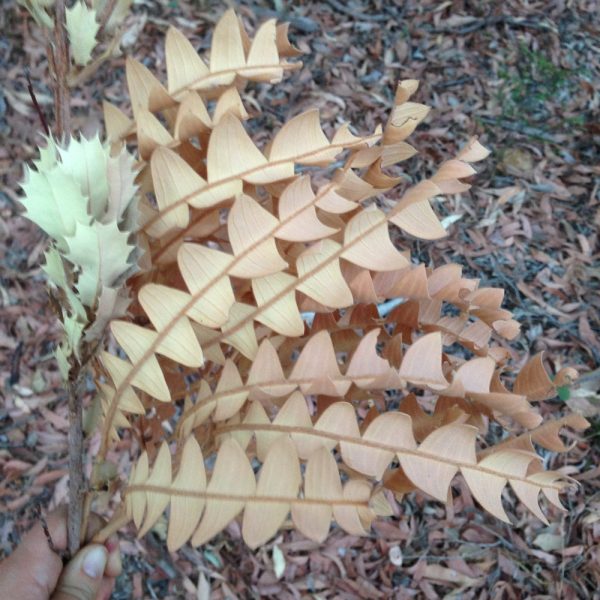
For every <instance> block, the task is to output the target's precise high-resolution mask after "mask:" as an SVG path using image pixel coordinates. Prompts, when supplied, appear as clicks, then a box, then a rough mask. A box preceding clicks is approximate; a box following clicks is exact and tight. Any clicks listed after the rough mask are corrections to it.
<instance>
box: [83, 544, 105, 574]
mask: <svg viewBox="0 0 600 600" xmlns="http://www.w3.org/2000/svg"><path fill="white" fill-rule="evenodd" d="M107 562H108V552H107V551H106V548H105V547H104V546H90V548H89V550H88V551H87V552H86V554H85V556H84V557H83V562H82V563H81V570H82V571H83V572H84V573H85V574H86V575H87V576H88V577H91V578H92V579H99V578H100V577H102V576H103V575H104V570H105V569H106V565H107Z"/></svg>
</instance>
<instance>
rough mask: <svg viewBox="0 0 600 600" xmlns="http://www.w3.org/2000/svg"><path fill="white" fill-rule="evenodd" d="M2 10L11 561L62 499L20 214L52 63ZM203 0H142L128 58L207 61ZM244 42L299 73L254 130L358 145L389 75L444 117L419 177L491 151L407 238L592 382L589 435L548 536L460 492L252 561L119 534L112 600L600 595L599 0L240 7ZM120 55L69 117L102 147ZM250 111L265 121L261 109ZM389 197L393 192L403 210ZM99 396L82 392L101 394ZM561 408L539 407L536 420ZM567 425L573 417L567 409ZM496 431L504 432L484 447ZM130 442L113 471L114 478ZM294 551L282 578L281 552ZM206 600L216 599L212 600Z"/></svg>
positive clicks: (1, 223)
mask: <svg viewBox="0 0 600 600" xmlns="http://www.w3.org/2000/svg"><path fill="white" fill-rule="evenodd" d="M2 8H3V10H2V12H1V13H0V30H1V31H2V32H3V34H4V37H3V38H2V39H0V80H1V81H2V82H3V85H2V87H1V88H0V137H1V138H2V144H1V145H0V236H1V244H0V257H1V271H0V292H1V297H0V303H1V304H0V307H1V308H0V348H1V353H0V377H1V380H2V386H1V388H0V389H1V391H0V394H1V399H0V507H1V508H0V511H1V512H0V557H1V556H3V555H6V554H7V553H9V552H10V551H11V549H12V548H13V547H14V545H15V544H16V543H17V542H18V540H19V538H20V536H21V534H22V532H23V531H24V530H25V529H26V528H27V526H28V524H30V523H31V522H32V521H33V519H34V518H35V516H34V515H35V509H36V507H37V506H40V505H41V506H42V507H46V506H50V505H54V504H57V503H60V502H62V501H64V500H65V499H66V482H67V476H66V473H67V472H66V442H65V439H66V431H67V419H66V401H65V395H64V393H63V391H62V390H61V387H60V377H59V375H58V372H57V368H56V365H55V364H54V361H53V359H52V349H53V345H54V343H55V342H56V340H57V339H58V338H59V335H60V334H59V331H58V329H57V326H56V322H55V318H54V315H53V313H52V311H51V310H50V308H49V306H48V303H47V296H46V292H45V288H44V278H43V273H42V271H41V270H40V268H39V263H40V262H41V256H42V252H43V250H44V246H45V240H44V238H43V236H42V234H41V233H40V232H39V231H37V230H36V229H35V227H34V226H33V225H32V224H31V223H29V222H28V221H26V220H25V219H23V218H22V217H21V216H19V213H20V210H21V209H20V206H19V204H18V195H19V189H18V182H19V181H20V179H21V177H22V165H23V163H24V162H25V161H27V160H30V159H31V158H32V157H33V156H34V155H35V147H36V145H37V144H39V143H40V141H41V138H40V136H39V131H40V129H41V127H40V123H39V121H38V117H37V115H36V113H35V111H34V110H33V108H32V105H31V100H30V98H29V94H28V92H27V74H28V73H29V74H30V77H31V80H32V83H33V87H34V89H35V93H36V96H37V99H38V101H39V102H40V104H41V106H42V109H43V110H44V111H45V112H46V113H47V116H48V120H49V121H50V122H51V121H52V118H51V114H50V113H51V90H50V87H49V81H48V74H47V68H46V67H47V65H46V52H45V48H44V45H43V43H41V41H40V39H39V33H38V31H37V29H36V28H35V26H33V25H32V23H31V22H30V21H28V20H27V19H26V14H25V12H24V10H23V9H22V8H20V7H18V6H17V5H16V2H15V1H14V0H5V2H4V3H3V7H2ZM222 11H223V7H222V6H221V3H217V2H207V1H204V0H197V1H192V0H188V1H187V2H183V1H177V0H172V1H170V2H167V1H158V0H140V1H137V0H136V3H135V6H134V10H133V14H132V15H131V16H130V17H129V18H128V20H127V33H126V38H125V39H126V49H125V51H126V53H133V54H134V55H135V56H136V57H137V58H143V60H144V62H145V63H146V64H147V65H148V66H149V67H151V68H153V69H156V70H157V72H159V73H161V74H164V49H163V38H164V33H165V31H166V27H167V25H168V24H169V23H172V24H175V25H176V26H177V27H179V28H180V29H181V30H182V31H183V32H184V33H185V34H186V35H188V36H189V37H190V38H191V39H192V40H193V41H194V43H195V45H196V47H197V48H198V49H199V50H203V49H205V48H207V47H208V43H209V41H210V31H211V29H212V27H213V25H214V23H215V21H216V19H217V18H218V16H219V15H220V14H221V13H222ZM239 14H241V15H242V16H243V17H244V19H245V21H246V23H247V25H248V26H249V27H254V26H255V25H256V24H257V23H259V22H261V21H263V20H265V19H267V18H270V17H277V18H278V19H280V20H288V21H291V27H290V31H291V37H292V40H293V41H294V42H295V43H296V44H297V45H298V46H299V47H300V48H301V49H302V50H304V51H306V52H310V54H307V55H306V56H305V57H304V59H303V60H304V63H305V68H304V69H302V70H301V71H300V72H298V73H296V74H294V75H292V76H291V77H289V78H287V79H286V80H285V81H284V83H283V84H281V85H279V86H277V87H275V88H273V87H270V86H262V85H261V86H255V87H251V88H249V89H248V90H247V97H248V99H249V102H248V103H247V106H248V107H249V110H251V111H252V112H253V114H254V116H256V119H255V125H254V126H255V127H256V128H263V129H264V128H266V129H276V128H277V127H278V126H279V125H280V124H281V123H282V122H283V121H284V120H286V119H287V118H289V117H290V116H292V115H294V114H297V113H299V112H301V111H302V110H304V109H306V108H307V107H308V106H317V107H319V108H320V109H321V117H322V120H323V121H324V122H325V123H329V124H333V123H335V122H339V121H341V120H345V119H348V120H350V121H351V122H352V123H353V124H354V125H355V126H356V127H357V129H358V130H359V131H362V132H364V131H367V130H372V129H373V126H374V125H375V124H376V123H377V122H379V121H381V120H383V119H385V117H386V115H387V111H388V110H389V107H390V106H391V104H392V99H393V93H394V87H395V82H396V81H397V80H398V79H407V78H411V79H419V80H420V81H421V87H420V90H419V92H418V94H417V100H418V101H421V102H424V103H426V104H429V105H431V106H432V107H433V111H432V113H431V115H430V116H429V117H428V119H427V120H426V123H425V124H423V125H422V126H420V127H419V129H417V131H416V132H415V133H414V134H413V135H412V136H411V139H410V141H411V143H412V144H413V145H414V146H415V147H416V148H417V149H418V150H419V155H418V156H417V157H415V158H413V159H411V160H410V161H408V162H407V163H405V168H404V170H403V174H404V175H405V176H407V177H411V178H416V179H418V178H419V177H421V176H423V175H425V174H427V173H429V172H430V170H431V169H432V167H433V165H436V164H439V163H440V162H441V161H442V160H444V159H446V158H450V157H451V156H452V155H453V153H454V152H456V150H457V149H458V148H459V147H460V146H461V145H462V144H464V143H465V142H466V140H467V139H468V138H469V137H470V136H472V135H478V136H480V139H481V141H482V142H483V143H484V145H486V146H488V147H490V148H491V149H492V155H491V156H490V157H489V158H488V159H487V160H486V161H485V163H484V164H483V165H482V166H479V167H478V170H479V174H478V175H477V176H476V178H475V181H474V184H475V185H474V188H473V190H472V191H471V192H469V193H467V194H463V195H461V196H460V197H454V196H452V197H447V198H445V199H443V200H442V201H440V202H439V203H437V204H436V206H435V208H436V211H437V213H438V214H439V215H440V217H441V218H443V219H444V220H445V221H444V222H445V223H448V231H449V236H448V237H447V238H446V239H445V240H442V241H441V242H437V243H435V244H431V243H417V242H408V241H407V240H405V239H401V238H398V239H397V242H398V243H399V244H401V245H405V246H407V247H410V248H411V250H412V251H413V253H414V254H415V255H416V256H417V257H418V258H419V259H420V260H423V261H425V262H429V261H431V262H432V263H433V264H436V265H439V264H443V263H444V262H449V261H453V262H458V263H460V264H462V265H463V266H464V269H465V272H466V273H467V274H468V275H469V276H477V277H480V278H481V279H482V281H483V283H484V284H486V285H496V286H500V287H503V288H505V290H506V296H505V303H506V306H507V308H509V309H510V310H513V311H514V313H515V316H516V318H518V319H519V320H520V322H521V323H522V324H523V332H522V335H521V336H520V338H519V339H518V340H517V341H516V343H515V345H514V347H515V348H516V350H518V352H519V355H521V356H523V357H527V356H528V355H531V354H534V353H536V352H538V351H540V350H546V351H547V353H546V354H547V357H548V361H549V365H550V366H552V367H553V368H554V370H555V371H557V370H558V369H559V368H561V367H564V366H575V367H577V368H578V369H579V371H580V372H581V373H582V377H581V384H580V386H579V388H578V389H577V390H572V392H571V394H570V397H569V398H568V399H567V402H568V403H569V404H570V405H571V406H572V407H574V408H577V409H579V410H583V411H584V412H585V413H586V414H587V415H588V416H589V417H590V419H591V421H592V423H593V425H592V427H591V428H590V429H589V430H588V431H587V432H585V434H584V435H583V436H579V437H575V436H573V435H571V434H568V436H567V441H568V442H571V443H573V448H572V450H571V451H570V452H569V453H568V454H566V455H555V454H552V453H549V452H546V453H545V454H544V460H545V462H546V464H547V466H549V467H551V468H563V469H564V470H565V471H566V472H567V473H573V474H576V473H577V472H580V473H583V475H581V476H578V477H577V478H578V479H579V480H580V482H581V487H580V488H579V489H576V490H573V491H572V492H571V493H570V494H568V495H566V496H565V497H564V502H565V505H566V507H567V509H568V511H569V512H568V513H567V514H565V515H562V516H561V515H560V514H559V513H558V512H556V511H549V515H550V517H551V518H550V523H551V524H550V526H545V525H544V524H542V523H541V522H539V521H537V520H536V519H535V518H534V517H533V516H531V515H530V514H529V513H528V512H526V511H525V510H524V509H523V508H522V507H521V506H519V505H518V504H517V503H516V502H514V498H513V496H512V495H510V497H507V505H509V506H508V507H509V508H510V511H509V513H510V514H511V515H512V518H513V524H514V526H513V527H509V526H507V525H505V524H503V523H501V522H499V521H496V520H494V519H493V518H491V517H489V516H487V515H485V514H483V513H482V512H480V511H479V510H473V508H472V502H470V498H469V495H468V491H466V490H465V489H462V487H461V486H460V484H458V488H457V494H456V497H455V500H454V503H453V505H452V506H449V507H444V506H442V505H440V504H439V503H435V502H431V501H427V500H426V499H425V498H424V497H423V496H421V495H419V494H415V495H412V496H410V497H408V498H406V499H404V500H403V501H402V503H401V504H399V505H398V506H397V507H396V513H397V514H396V516H395V517H394V518H390V519H388V520H385V521H384V520H382V521H380V522H378V523H377V524H376V525H375V526H374V528H373V532H372V535H371V536H370V537H368V538H355V537H351V536H347V535H345V534H344V533H343V532H341V531H339V530H337V529H336V530H333V531H332V534H331V536H330V538H329V540H328V541H327V542H326V543H324V544H322V545H319V544H316V543H313V542H310V541H307V540H305V539H304V538H303V537H302V536H301V535H300V534H298V533H295V532H286V533H283V534H281V535H279V536H278V537H277V538H276V539H275V540H273V541H272V542H271V543H270V544H268V545H266V546H265V547H264V548H262V549H260V550H258V551H256V552H251V551H249V550H248V549H247V548H246V547H245V546H244V545H243V544H242V542H241V537H240V532H239V529H238V527H237V526H236V525H232V526H230V527H229V528H228V530H227V531H226V532H225V533H224V534H222V535H220V536H219V537H218V538H216V539H215V540H213V542H212V543H211V544H208V545H206V546H205V547H203V548H200V549H192V548H190V547H186V548H184V549H182V550H180V551H179V552H177V553H174V554H168V553H167V552H166V549H165V545H164V543H163V538H164V531H161V528H160V527H159V528H157V529H155V531H153V532H152V533H150V534H149V535H147V536H146V537H145V538H144V539H143V540H141V541H137V540H135V537H134V535H133V533H132V532H127V533H125V534H124V535H123V540H124V541H123V553H124V565H125V573H124V575H123V577H122V578H120V580H119V582H118V587H117V590H116V591H115V593H114V595H113V598H115V599H125V598H196V597H198V598H206V597H208V596H207V595H206V590H207V589H209V588H212V591H213V595H212V596H211V597H212V598H216V599H218V598H229V597H239V598H255V597H265V598H270V597H273V598H313V597H314V598H345V599H355V598H357V599H358V598H369V599H370V598H413V597H416V598H428V599H429V598H432V599H433V598H442V597H449V596H450V595H451V594H455V595H457V596H458V597H461V598H482V599H483V598H523V597H533V598H567V599H570V598H591V597H594V595H597V592H596V590H597V589H599V587H600V563H599V560H600V552H599V550H598V543H599V542H600V493H599V489H598V484H599V482H600V468H599V467H598V464H600V460H599V459H600V444H599V443H598V435H599V433H600V419H599V418H598V417H597V413H598V408H597V407H598V401H599V400H600V398H599V397H598V393H599V388H600V377H599V375H598V363H600V310H599V309H600V294H599V290H600V251H599V243H598V231H599V226H600V195H599V192H598V190H599V184H600V167H599V164H600V161H599V160H598V159H599V156H600V150H599V148H600V146H599V145H598V142H599V134H600V126H599V125H598V123H599V122H600V119H599V116H600V114H599V113H600V110H599V106H600V92H599V91H598V87H597V84H598V81H599V80H600V47H599V45H598V39H599V37H598V34H599V32H600V17H599V14H598V7H597V3H596V2H594V1H593V0H589V1H585V0H573V1H569V2H566V1H560V0H553V1H548V2H525V1H524V0H510V1H508V2H502V3H500V2H493V1H484V2H466V1H460V0H448V1H446V2H433V1H428V0H425V1H423V2H417V1H416V0H407V1H405V2H386V1H385V0H372V1H358V0H345V1H341V0H321V1H310V2H309V1H305V2H294V3H292V2H283V0H277V1H275V2H273V3H266V2H256V3H243V5H242V6H239ZM123 65H124V59H123V58H118V59H115V60H113V61H112V62H111V63H110V66H108V65H105V66H104V67H103V68H102V69H101V70H100V71H99V72H98V74H97V75H96V76H95V77H94V79H93V80H92V81H91V82H89V83H88V84H87V85H86V86H85V88H84V89H82V90H79V91H78V92H77V94H76V98H75V101H74V106H75V109H74V110H75V115H76V126H78V127H80V128H82V129H83V130H84V131H88V132H89V131H93V130H94V129H95V128H97V127H98V125H99V123H100V122H101V115H100V104H101V100H102V98H103V97H106V98H108V99H109V100H110V101H111V102H113V103H116V104H120V105H122V106H124V107H126V106H127V91H126V86H125V83H124V81H125V77H124V69H123ZM258 106H260V107H262V112H260V113H259V112H258ZM390 197H392V198H393V197H394V194H393V193H391V194H390ZM91 393H92V390H90V394H91ZM565 399H566V398H563V399H562V400H561V399H557V400H554V401H548V402H545V403H543V406H542V407H541V408H542V412H543V413H544V415H545V416H548V417H550V416H554V417H557V416H559V415H560V414H562V413H563V411H565V410H566V409H565V402H564V401H563V400H565ZM567 410H568V409H567ZM493 433H494V432H493V431H492V435H493ZM127 450H128V447H127V446H126V445H124V446H123V447H122V448H121V449H120V453H119V454H116V453H115V457H117V458H118V460H119V464H120V466H121V467H122V468H123V469H126V468H127V467H128V465H129V460H130V459H129V453H128V451H127ZM280 554H281V555H282V556H283V559H284V561H285V569H284V571H283V574H282V575H281V576H279V577H278V576H277V575H276V574H275V571H274V557H275V558H276V557H277V556H280ZM203 594H204V595H203Z"/></svg>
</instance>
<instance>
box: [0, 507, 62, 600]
mask: <svg viewBox="0 0 600 600" xmlns="http://www.w3.org/2000/svg"><path fill="white" fill-rule="evenodd" d="M66 514H67V509H66V507H62V508H60V509H58V510H56V511H54V512H53V513H51V514H50V515H48V518H47V519H46V524H47V531H48V534H49V536H50V538H51V539H52V543H53V544H54V547H55V548H56V549H57V550H61V549H65V548H66V546H67V526H66ZM32 565H35V568H34V569H32ZM62 568H63V563H62V560H61V559H60V556H59V555H58V554H57V553H56V552H54V551H53V550H52V549H51V548H50V545H49V543H48V538H47V537H46V534H45V532H44V529H43V527H42V524H41V523H40V522H38V523H36V524H35V525H34V526H33V527H32V528H31V530H30V531H29V532H28V533H27V534H26V535H25V536H24V537H23V540H22V542H21V543H20V545H19V546H18V547H17V549H16V550H15V551H14V552H13V553H12V554H11V555H10V556H9V557H8V558H7V559H5V560H4V561H2V563H0V578H1V579H2V585H3V587H2V594H3V595H2V594H0V596H2V598H18V597H19V590H23V589H29V590H31V594H32V595H31V597H39V598H48V596H49V595H50V593H51V592H52V590H53V589H54V588H55V587H56V582H57V580H58V577H59V576H60V573H61V571H62Z"/></svg>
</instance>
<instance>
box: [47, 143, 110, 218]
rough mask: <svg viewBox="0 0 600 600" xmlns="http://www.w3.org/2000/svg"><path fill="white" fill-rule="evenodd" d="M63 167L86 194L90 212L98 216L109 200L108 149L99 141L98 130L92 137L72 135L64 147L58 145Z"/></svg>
mask: <svg viewBox="0 0 600 600" xmlns="http://www.w3.org/2000/svg"><path fill="white" fill-rule="evenodd" d="M58 152H59V154H60V160H61V168H62V171H64V172H65V173H67V174H68V175H70V176H71V177H72V178H73V179H74V180H75V181H77V183H78V184H79V186H80V188H81V193H82V194H83V195H84V196H86V197H87V198H89V201H90V212H91V214H92V215H93V216H94V217H95V218H96V219H99V218H100V217H101V216H102V215H103V214H104V212H105V211H106V205H107V200H108V193H109V187H108V178H107V164H108V159H109V149H108V147H107V146H103V145H102V143H101V142H100V138H99V136H98V134H96V135H95V136H94V137H92V138H91V139H89V140H88V139H86V138H85V137H83V136H82V137H81V139H80V140H76V139H75V138H72V139H71V141H70V142H69V145H68V146H67V147H66V148H61V147H59V148H58Z"/></svg>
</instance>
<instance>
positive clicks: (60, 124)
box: [54, 0, 71, 139]
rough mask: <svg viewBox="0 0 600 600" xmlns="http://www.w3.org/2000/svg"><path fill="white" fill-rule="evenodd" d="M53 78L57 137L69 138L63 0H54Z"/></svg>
mask: <svg viewBox="0 0 600 600" xmlns="http://www.w3.org/2000/svg"><path fill="white" fill-rule="evenodd" d="M54 16H55V34H54V42H55V52H54V78H55V86H56V106H55V112H56V128H57V130H58V131H57V134H58V137H59V138H61V137H62V136H63V135H64V136H65V139H68V138H69V135H70V132H71V96H70V93H69V84H68V77H69V63H70V60H69V46H68V44H67V29H66V16H65V0H56V7H55V13H54Z"/></svg>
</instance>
